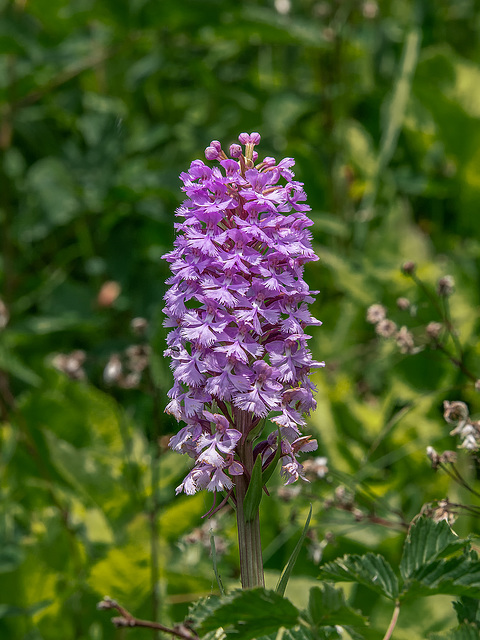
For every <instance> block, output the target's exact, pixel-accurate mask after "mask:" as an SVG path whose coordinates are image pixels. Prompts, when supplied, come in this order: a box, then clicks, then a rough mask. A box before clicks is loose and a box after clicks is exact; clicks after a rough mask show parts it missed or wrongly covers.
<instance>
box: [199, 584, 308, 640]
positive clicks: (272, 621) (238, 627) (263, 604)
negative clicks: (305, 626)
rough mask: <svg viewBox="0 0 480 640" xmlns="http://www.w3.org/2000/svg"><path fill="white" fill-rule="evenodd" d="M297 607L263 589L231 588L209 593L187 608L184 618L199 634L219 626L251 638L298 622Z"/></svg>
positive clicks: (247, 639)
mask: <svg viewBox="0 0 480 640" xmlns="http://www.w3.org/2000/svg"><path fill="white" fill-rule="evenodd" d="M298 615H299V612H298V609H297V608H296V607H295V606H294V605H293V604H292V603H291V602H290V601H289V600H287V599H286V598H282V597H281V596H279V595H278V594H276V593H275V592H274V591H267V590H266V589H247V590H244V591H240V590H237V591H234V592H232V593H230V594H228V595H227V596H224V597H221V598H219V597H217V596H211V597H209V598H206V599H204V600H201V601H200V602H199V603H197V604H196V605H195V606H194V607H192V608H191V609H190V611H189V614H188V618H189V620H191V623H192V625H193V627H194V629H195V630H196V631H197V633H198V634H199V635H201V636H203V635H204V634H206V633H208V632H210V631H214V630H215V629H219V628H220V627H222V628H223V629H224V630H225V632H226V634H227V636H229V635H234V636H235V639H236V640H251V639H252V638H259V637H262V636H268V634H272V633H275V632H276V631H278V629H280V628H281V627H284V628H291V627H295V626H297V625H298V622H299V621H298Z"/></svg>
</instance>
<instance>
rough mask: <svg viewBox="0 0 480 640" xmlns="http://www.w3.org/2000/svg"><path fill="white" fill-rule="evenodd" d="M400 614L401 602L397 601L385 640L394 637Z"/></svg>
mask: <svg viewBox="0 0 480 640" xmlns="http://www.w3.org/2000/svg"><path fill="white" fill-rule="evenodd" d="M399 614H400V602H399V601H398V600H397V602H396V603H395V609H394V610H393V615H392V619H391V620H390V624H389V625H388V629H387V632H386V633H385V635H384V636H383V640H390V638H391V637H392V635H393V631H394V629H395V627H396V624H397V620H398V616H399Z"/></svg>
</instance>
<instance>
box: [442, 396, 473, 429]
mask: <svg viewBox="0 0 480 640" xmlns="http://www.w3.org/2000/svg"><path fill="white" fill-rule="evenodd" d="M468 415H469V413H468V407H467V405H466V404H465V402H461V401H459V400H454V401H453V402H449V401H448V400H445V402H444V403H443V417H444V419H445V421H446V422H448V424H458V423H460V422H463V423H465V422H466V421H467V420H468Z"/></svg>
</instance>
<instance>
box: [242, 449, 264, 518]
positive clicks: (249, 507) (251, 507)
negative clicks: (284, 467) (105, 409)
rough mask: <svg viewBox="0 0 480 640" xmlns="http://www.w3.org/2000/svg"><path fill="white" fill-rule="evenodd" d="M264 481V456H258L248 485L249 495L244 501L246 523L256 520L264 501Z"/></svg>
mask: <svg viewBox="0 0 480 640" xmlns="http://www.w3.org/2000/svg"><path fill="white" fill-rule="evenodd" d="M262 491H263V479H262V456H257V459H256V460H255V464H254V465H253V469H252V477H251V478H250V483H249V485H248V489H247V493H246V494H245V499H244V501H243V515H244V518H245V522H251V521H252V520H254V519H255V516H256V515H257V513H258V508H259V506H260V500H261V499H262Z"/></svg>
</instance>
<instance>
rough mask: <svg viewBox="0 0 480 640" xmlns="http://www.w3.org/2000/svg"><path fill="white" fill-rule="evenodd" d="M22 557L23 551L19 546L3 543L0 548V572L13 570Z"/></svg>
mask: <svg viewBox="0 0 480 640" xmlns="http://www.w3.org/2000/svg"><path fill="white" fill-rule="evenodd" d="M23 558H24V553H23V550H22V549H21V547H19V546H17V545H14V544H5V543H3V544H2V547H1V548H0V573H7V572H9V571H13V570H14V569H16V568H17V567H18V566H19V565H20V564H21V563H22V561H23Z"/></svg>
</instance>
